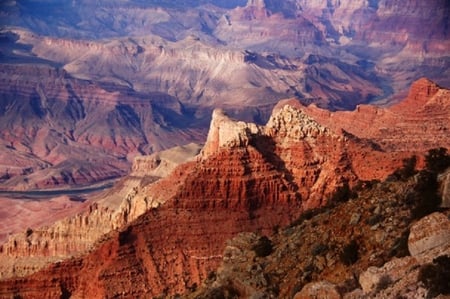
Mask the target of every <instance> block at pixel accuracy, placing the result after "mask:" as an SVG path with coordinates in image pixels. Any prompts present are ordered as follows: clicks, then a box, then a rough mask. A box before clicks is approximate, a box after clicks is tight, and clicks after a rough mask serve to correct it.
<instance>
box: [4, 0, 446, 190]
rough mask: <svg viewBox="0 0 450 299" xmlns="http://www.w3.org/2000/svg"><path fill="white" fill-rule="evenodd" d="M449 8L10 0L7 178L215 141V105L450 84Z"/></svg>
mask: <svg viewBox="0 0 450 299" xmlns="http://www.w3.org/2000/svg"><path fill="white" fill-rule="evenodd" d="M448 15H449V6H448V4H447V2H446V1H445V0H433V1H428V2H427V3H426V4H424V3H422V1H418V0H417V1H408V3H407V4H405V3H402V2H399V1H395V0H379V1H346V2H345V3H343V2H341V1H320V2H317V1H308V0H306V1H294V0H283V1H269V0H267V1H252V0H249V1H245V0H236V1H218V0H215V1H209V0H204V1H195V0H192V1H172V2H168V1H146V2H145V3H144V2H143V1H134V0H133V1H96V2H95V3H92V2H91V1H68V0H65V1H45V3H41V2H36V1H3V2H2V4H1V5H0V24H1V25H2V29H1V32H0V65H1V72H0V97H1V104H0V125H1V128H2V129H1V132H0V157H12V159H6V158H5V159H1V161H2V162H1V165H0V188H2V189H8V190H12V189H15V190H17V189H20V190H25V189H26V190H30V189H36V188H39V189H42V188H60V187H61V186H65V187H67V186H74V185H77V186H79V185H85V184H91V183H94V182H98V181H102V180H105V179H109V178H112V177H120V176H123V175H124V174H126V173H127V172H128V170H129V167H130V166H131V163H132V161H133V157H134V156H135V155H136V154H149V153H152V152H155V151H159V150H161V149H166V148H169V147H172V146H175V145H183V144H187V143H189V142H199V141H202V140H204V138H205V137H206V133H207V126H208V124H209V121H210V116H211V112H212V110H213V109H214V108H222V109H224V110H225V111H226V112H227V113H228V114H230V115H231V116H233V117H236V118H239V119H244V120H246V121H251V122H256V123H258V124H262V123H265V122H266V121H267V120H268V118H269V116H270V111H271V110H272V108H273V106H274V105H275V104H276V103H277V102H278V101H279V100H280V99H284V98H289V97H297V98H299V99H301V101H302V103H304V104H309V103H315V104H316V105H317V106H319V107H321V108H324V107H326V108H328V109H331V110H336V109H338V110H342V109H354V108H355V107H356V106H357V105H358V104H364V103H378V104H382V105H384V104H391V103H394V102H396V101H399V100H400V99H402V98H403V97H404V96H406V93H407V90H408V88H409V86H410V84H411V83H412V82H413V81H415V80H417V79H418V78H420V77H427V78H430V79H431V80H433V81H435V82H437V83H438V84H441V85H443V86H449V85H450V81H449V79H448V78H450V74H449V69H450V67H449V64H450V60H449V53H448V49H449V48H450V44H449V41H450V38H449V36H448V34H449V33H448V30H447V28H448V27H449V18H448Z"/></svg>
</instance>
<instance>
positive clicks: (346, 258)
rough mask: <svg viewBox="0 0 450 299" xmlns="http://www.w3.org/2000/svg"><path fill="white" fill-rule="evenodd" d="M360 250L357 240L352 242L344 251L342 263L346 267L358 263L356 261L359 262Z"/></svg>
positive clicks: (341, 257) (341, 256)
mask: <svg viewBox="0 0 450 299" xmlns="http://www.w3.org/2000/svg"><path fill="white" fill-rule="evenodd" d="M358 250H359V246H358V243H357V242H356V240H352V241H351V242H350V243H348V244H347V245H345V246H344V248H343V249H342V252H341V255H340V259H341V262H342V263H343V264H344V265H346V266H350V265H353V264H354V263H356V261H357V260H358Z"/></svg>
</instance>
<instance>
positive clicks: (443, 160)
mask: <svg viewBox="0 0 450 299" xmlns="http://www.w3.org/2000/svg"><path fill="white" fill-rule="evenodd" d="M425 165H426V169H427V170H429V171H430V172H433V173H440V172H442V171H444V170H445V169H447V168H448V167H450V156H449V155H448V154H447V149H446V148H443V147H440V148H434V149H431V150H429V151H428V154H427V155H426V156H425Z"/></svg>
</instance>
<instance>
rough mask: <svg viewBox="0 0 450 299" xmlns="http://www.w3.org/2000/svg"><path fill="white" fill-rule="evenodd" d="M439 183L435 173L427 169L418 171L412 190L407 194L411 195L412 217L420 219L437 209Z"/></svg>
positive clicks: (438, 203)
mask: <svg viewBox="0 0 450 299" xmlns="http://www.w3.org/2000/svg"><path fill="white" fill-rule="evenodd" d="M438 187H439V184H438V182H437V175H436V174H435V173H432V172H429V171H427V170H422V171H420V172H419V174H418V177H417V183H416V185H415V187H414V192H413V193H412V194H410V195H409V196H410V197H412V198H410V199H409V200H411V199H412V201H413V203H414V208H413V209H412V212H411V213H412V217H413V218H414V219H420V218H422V217H424V216H426V215H428V214H430V213H433V212H435V211H437V210H438V209H439V206H440V204H441V197H440V196H439V194H438Z"/></svg>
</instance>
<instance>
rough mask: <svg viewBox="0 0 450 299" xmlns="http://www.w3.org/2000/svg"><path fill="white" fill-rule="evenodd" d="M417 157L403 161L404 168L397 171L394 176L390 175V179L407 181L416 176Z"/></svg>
mask: <svg viewBox="0 0 450 299" xmlns="http://www.w3.org/2000/svg"><path fill="white" fill-rule="evenodd" d="M416 164H417V157H416V156H412V157H411V158H407V159H403V166H402V167H401V168H399V169H397V170H396V171H394V173H393V174H392V175H390V179H391V180H393V179H397V180H402V181H405V180H407V179H409V178H410V177H412V176H413V175H415V174H416V173H417V170H416Z"/></svg>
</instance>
